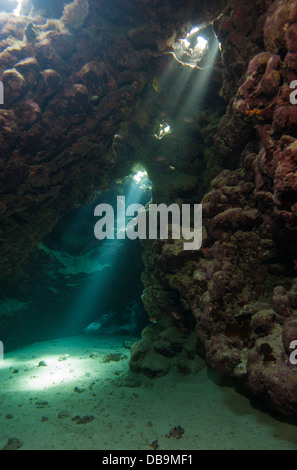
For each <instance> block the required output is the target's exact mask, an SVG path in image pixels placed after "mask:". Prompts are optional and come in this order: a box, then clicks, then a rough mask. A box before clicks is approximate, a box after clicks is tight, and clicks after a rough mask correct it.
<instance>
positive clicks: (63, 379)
mask: <svg viewBox="0 0 297 470" xmlns="http://www.w3.org/2000/svg"><path fill="white" fill-rule="evenodd" d="M44 344H45V346H46V343H44ZM61 356H65V357H66V356H68V357H67V360H61ZM41 361H44V362H45V364H46V365H45V366H38V364H39V363H40V362H41ZM86 364H87V365H86ZM88 366H90V358H89V355H88V354H87V355H86V356H85V357H84V356H83V355H82V352H81V351H79V353H76V354H74V355H73V354H71V355H64V354H61V355H59V354H42V353H41V351H37V355H36V356H34V360H33V359H32V358H31V359H25V358H24V357H22V356H19V355H18V356H17V357H15V356H12V358H11V359H7V360H6V361H4V362H3V363H2V365H1V367H0V374H2V373H3V374H5V376H6V374H7V371H9V370H10V369H12V368H15V369H18V370H19V371H20V370H21V371H22V373H19V374H16V375H14V377H13V379H14V380H13V381H11V383H9V381H5V384H6V386H5V392H7V391H13V392H14V393H15V392H17V391H21V392H26V391H33V390H39V391H45V390H48V389H51V388H54V387H62V386H63V385H65V384H70V383H72V382H73V383H74V384H77V383H78V378H81V377H84V374H85V372H86V367H88ZM98 369H99V370H98ZM98 375H100V366H99V365H98V363H97V364H96V378H98ZM0 377H1V375H0Z"/></svg>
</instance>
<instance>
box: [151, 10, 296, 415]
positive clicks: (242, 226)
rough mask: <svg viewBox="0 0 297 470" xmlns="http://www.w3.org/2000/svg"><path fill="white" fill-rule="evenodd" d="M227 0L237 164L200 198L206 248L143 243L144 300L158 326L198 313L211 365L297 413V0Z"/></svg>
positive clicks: (223, 137) (228, 145)
mask: <svg viewBox="0 0 297 470" xmlns="http://www.w3.org/2000/svg"><path fill="white" fill-rule="evenodd" d="M227 3H228V6H227V8H226V10H225V13H224V14H223V16H222V17H221V18H220V19H219V20H218V21H217V22H216V30H217V32H218V34H219V38H220V40H221V42H222V49H223V52H224V58H225V66H226V69H227V72H226V74H225V82H224V85H223V88H222V91H221V93H222V95H223V96H224V97H225V98H227V99H228V100H229V99H230V102H229V107H228V109H227V114H226V116H224V117H223V118H222V119H221V121H220V123H219V126H218V133H217V135H216V137H215V143H216V146H217V149H218V151H219V152H220V155H221V157H222V161H223V162H225V165H226V167H228V165H229V170H225V171H223V172H222V173H221V174H219V176H217V177H216V178H215V179H214V180H213V182H212V189H211V191H210V192H209V193H208V194H207V195H206V196H204V198H203V206H204V242H203V249H202V250H201V251H200V252H199V253H194V254H191V255H190V256H189V254H188V253H185V252H184V251H183V250H182V245H181V244H180V243H178V242H155V243H154V244H153V246H152V248H150V249H148V250H147V253H146V255H145V257H144V260H145V264H146V272H145V273H144V275H143V282H144V285H145V291H144V296H143V300H144V305H145V307H146V309H147V310H148V311H149V312H150V314H151V315H152V316H153V317H154V318H156V320H157V322H158V323H159V325H160V328H161V329H165V330H166V329H167V328H170V326H169V325H172V324H175V325H176V326H177V327H182V328H185V327H186V328H190V329H191V328H192V320H193V317H194V318H195V320H196V332H197V336H198V338H199V339H200V341H201V343H202V345H203V346H204V348H205V357H206V360H207V362H208V363H209V364H210V365H211V366H212V367H214V368H215V369H216V370H217V371H219V372H221V373H223V374H226V375H229V376H233V377H234V376H235V377H238V379H239V380H240V381H241V382H242V383H243V384H245V385H246V386H247V387H248V388H249V389H250V390H252V391H253V393H255V394H256V395H258V396H259V397H261V398H263V399H264V400H266V401H267V403H269V405H270V406H272V407H273V408H274V409H276V410H278V411H280V412H282V413H284V414H288V415H294V416H296V415H297V402H296V396H297V395H296V387H297V375H296V366H295V365H293V364H291V363H290V360H289V356H290V354H291V352H292V350H290V344H291V341H292V340H294V339H296V338H295V334H296V313H297V311H296V298H295V297H296V279H295V278H296V272H295V270H294V268H295V264H296V263H295V261H294V260H295V259H296V249H295V247H296V241H297V240H296V194H297V186H296V183H297V181H296V155H295V153H296V152H295V148H296V124H295V122H296V108H295V107H294V106H293V105H292V104H291V103H290V93H291V92H292V89H290V86H289V85H290V81H291V80H293V79H294V78H295V79H296V75H294V73H295V72H294V68H295V65H294V60H293V57H292V54H294V53H295V48H296V43H295V41H294V37H295V36H294V35H295V30H296V23H295V22H296V18H295V12H296V2H286V1H285V2H274V3H272V5H271V6H270V3H271V2H255V4H254V3H253V6H249V5H248V4H246V3H244V2H233V1H230V2H227ZM267 9H268V10H267ZM256 12H257V18H255V22H250V18H254V15H255V14H256ZM251 25H252V26H251ZM235 45H236V47H235ZM230 75H232V77H233V79H232V80H229V78H230ZM175 312H177V313H178V315H176V314H175Z"/></svg>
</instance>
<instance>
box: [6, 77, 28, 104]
mask: <svg viewBox="0 0 297 470" xmlns="http://www.w3.org/2000/svg"><path fill="white" fill-rule="evenodd" d="M1 80H2V82H3V85H4V99H5V104H6V105H10V104H12V103H14V102H16V101H17V100H19V99H20V98H21V97H22V96H23V95H24V93H25V91H26V89H27V83H26V80H25V78H24V77H23V75H22V74H21V73H20V72H18V71H17V70H16V69H10V70H5V72H4V73H3V75H2V79H1Z"/></svg>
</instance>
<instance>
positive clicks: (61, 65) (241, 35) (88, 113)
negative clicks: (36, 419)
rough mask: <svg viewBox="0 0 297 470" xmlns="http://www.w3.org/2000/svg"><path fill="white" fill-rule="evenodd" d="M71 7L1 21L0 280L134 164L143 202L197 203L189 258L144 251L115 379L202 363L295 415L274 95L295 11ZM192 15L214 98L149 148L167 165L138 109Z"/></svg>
mask: <svg viewBox="0 0 297 470" xmlns="http://www.w3.org/2000/svg"><path fill="white" fill-rule="evenodd" d="M77 3H80V7H81V8H82V12H83V14H81V13H82V12H81V11H80V15H79V18H83V17H84V12H85V16H86V18H85V20H86V23H85V26H84V27H82V24H81V22H80V20H78V19H77V17H74V18H73V17H72V19H71V20H70V19H69V18H66V19H65V17H64V20H63V19H62V21H56V20H51V21H49V22H47V23H45V24H43V25H42V24H41V25H37V24H35V23H34V22H33V27H30V26H29V27H28V20H24V19H19V20H17V24H18V26H17V27H16V20H15V21H14V22H13V23H11V22H9V21H8V19H7V18H4V19H1V21H2V22H3V23H2V26H3V27H2V33H1V35H2V36H1V41H2V42H1V50H2V52H1V54H0V67H1V74H2V80H3V82H4V84H5V85H6V90H8V95H7V96H8V100H9V101H8V102H7V103H8V104H9V106H8V107H7V108H5V110H2V111H1V114H0V119H1V121H2V122H1V147H2V152H1V160H0V169H1V173H0V184H1V195H0V209H1V227H2V234H1V275H2V276H3V277H7V276H8V274H11V275H12V276H13V277H14V278H15V279H16V278H17V276H21V275H22V274H21V273H19V274H18V273H17V271H18V270H19V269H20V266H21V263H22V262H25V261H26V260H27V259H28V257H29V251H31V249H34V247H36V246H37V243H38V242H39V241H40V240H41V239H42V238H43V237H44V235H45V234H46V233H48V232H50V230H51V228H52V227H54V226H55V224H56V222H57V221H58V220H59V219H60V218H61V217H62V215H64V214H65V213H67V212H68V211H69V210H70V209H71V208H73V206H75V205H76V204H77V205H79V204H83V203H85V202H86V201H88V200H89V198H90V197H91V194H92V192H93V191H94V190H95V189H104V188H106V189H107V188H109V185H110V183H111V181H112V180H113V179H115V178H117V177H121V176H123V175H125V174H127V173H128V172H129V171H130V169H131V166H132V165H133V163H134V162H135V161H140V162H141V163H143V165H144V166H145V167H146V168H147V170H148V172H149V176H150V178H151V180H152V181H153V184H154V199H155V200H156V201H157V202H165V203H169V202H174V201H175V202H178V203H182V202H190V201H192V202H193V201H194V202H195V203H197V202H199V201H200V200H201V199H202V198H203V205H204V239H203V249H202V250H200V251H199V252H194V253H189V252H185V251H183V248H182V242H175V241H156V242H154V243H153V244H151V243H147V244H146V246H145V252H144V262H145V266H146V269H145V272H144V273H143V276H142V280H143V284H144V287H145V290H144V293H143V303H144V306H145V308H146V310H147V312H148V314H149V316H150V318H151V319H152V320H153V322H154V323H153V324H152V325H150V326H149V327H147V328H146V329H145V330H144V332H143V338H142V340H141V341H140V342H139V343H137V344H136V345H135V346H134V347H133V349H132V352H131V361H130V366H131V368H132V369H133V370H136V371H139V372H140V371H142V372H144V373H146V374H148V375H151V376H158V375H162V374H164V373H166V372H167V371H168V370H169V368H170V367H171V364H173V363H174V364H176V365H177V367H178V369H179V370H180V372H182V373H188V372H190V371H191V370H195V368H197V367H199V362H197V355H198V353H200V354H201V352H202V353H203V354H204V356H205V358H206V360H207V362H208V363H209V364H210V365H211V366H212V367H213V368H215V369H216V370H217V371H219V372H221V373H223V374H226V375H228V376H231V377H237V378H238V379H239V380H240V381H241V383H243V384H244V385H245V386H246V387H247V388H249V389H250V390H251V391H252V392H253V393H254V394H256V395H257V396H259V397H261V398H263V399H264V400H266V402H267V403H269V405H270V406H271V407H273V408H274V409H276V410H278V411H280V412H282V413H285V414H288V415H294V416H296V414H297V399H296V397H297V393H296V392H297V372H296V366H294V365H292V364H291V363H290V361H289V354H290V349H289V346H290V342H291V340H293V339H297V316H296V309H297V284H296V279H295V278H296V272H295V270H294V267H295V265H294V259H295V258H296V254H295V253H296V251H295V247H296V222H297V218H296V217H297V212H296V194H297V193H296V189H297V188H296V184H297V180H296V119H297V118H296V115H297V108H296V107H294V106H292V105H291V103H290V100H289V96H290V93H291V91H292V90H291V89H290V87H289V84H290V82H291V81H292V80H294V79H296V74H297V71H296V52H297V51H296V47H297V46H296V44H297V37H296V23H297V2H295V1H287V0H285V1H274V2H273V1H269V0H256V1H254V2H245V1H242V0H227V1H226V2H223V5H222V4H220V5H219V4H218V3H217V2H213V3H210V2H205V5H206V4H207V6H208V9H206V8H205V9H204V8H201V7H204V6H205V5H204V3H203V2H195V1H193V2H192V1H190V2H187V6H186V8H185V7H184V5H182V2H174V4H173V2H160V1H159V2H151V1H140V0H139V1H138V2H135V1H134V2H129V1H126V2H119V3H117V4H116V7H114V8H111V7H110V6H109V5H110V3H109V2H108V3H106V2H91V1H90V2H89V3H90V8H92V12H93V15H92V18H90V17H87V12H86V3H87V2H84V1H82V2H77ZM222 7H223V10H222ZM84 8H85V9H84ZM201 11H203V13H201ZM222 11H223V14H222V15H220V13H222ZM207 19H216V20H215V22H214V28H215V31H216V33H217V35H218V38H219V40H220V42H221V45H222V51H223V57H222V62H220V63H218V64H217V71H216V72H215V74H214V83H213V89H217V88H218V85H219V84H220V88H221V91H220V97H216V98H215V100H214V101H213V102H210V103H209V106H208V107H207V105H205V106H204V114H203V115H202V117H201V116H200V120H199V119H198V122H192V121H190V124H191V125H192V124H193V128H192V129H191V132H188V131H187V132H185V131H183V132H180V134H179V132H178V130H177V132H176V134H175V136H174V138H173V139H172V141H169V148H168V147H166V148H165V149H164V153H165V152H167V154H170V158H171V161H170V162H169V163H170V165H168V162H166V156H165V157H164V155H163V154H162V153H161V155H160V154H157V155H156V153H155V151H154V150H150V149H151V147H149V146H148V143H149V142H150V140H149V136H150V135H151V132H152V129H153V126H154V119H155V116H156V115H158V113H159V115H160V116H162V117H163V116H164V113H166V107H167V105H168V101H166V99H164V98H163V94H162V93H161V94H160V95H161V96H160V97H157V99H155V100H152V99H151V95H150V93H151V94H152V96H155V95H154V94H153V93H154V90H152V87H151V80H152V79H153V77H154V76H162V74H165V73H166V67H167V66H168V64H167V63H166V58H164V56H162V53H164V52H166V51H167V50H168V49H170V41H169V42H168V40H169V39H170V38H173V37H174V33H176V34H177V36H178V35H179V34H182V27H183V26H184V25H186V24H187V23H188V22H190V23H192V24H198V23H200V22H202V21H204V20H207ZM25 30H26V34H25V39H24V31H25ZM12 32H14V37H13V35H12ZM167 48H168V49H167ZM28 58H29V59H28ZM167 59H168V57H167ZM164 64H165V65H166V67H165V65H164ZM163 67H164V68H163ZM197 73H198V72H197ZM222 81H223V86H221V82H222ZM148 90H150V93H149V94H147V91H148ZM163 99H164V101H162V100H163ZM222 103H224V104H222ZM78 105H79V106H78ZM218 109H219V111H216V110H218ZM226 109H227V111H226ZM199 111H201V110H199ZM115 134H117V135H120V136H121V137H117V138H116V139H115V140H114V135H115ZM167 143H168V142H167ZM112 144H113V151H112V148H111V147H112ZM61 149H62V151H61ZM181 149H182V150H181ZM159 151H160V149H159V148H158V152H159ZM165 162H166V165H165ZM165 166H166V168H165ZM170 167H172V168H175V170H176V173H174V174H172V173H170V171H172V168H170ZM222 170H223V171H222ZM164 172H165V175H166V177H164ZM211 179H212V180H213V181H212V183H211V187H209V183H210V180H211ZM205 194H206V195H205ZM28 247H29V248H30V250H29V249H28ZM197 338H198V341H197Z"/></svg>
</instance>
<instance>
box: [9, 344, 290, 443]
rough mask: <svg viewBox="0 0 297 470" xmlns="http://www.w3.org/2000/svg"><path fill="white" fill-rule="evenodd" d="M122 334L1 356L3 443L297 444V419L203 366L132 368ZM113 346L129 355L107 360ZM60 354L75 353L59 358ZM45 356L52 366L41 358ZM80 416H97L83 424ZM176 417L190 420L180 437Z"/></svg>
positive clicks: (180, 420)
mask: <svg viewBox="0 0 297 470" xmlns="http://www.w3.org/2000/svg"><path fill="white" fill-rule="evenodd" d="M126 340H127V338H126V337H125V338H123V337H109V338H106V337H104V338H102V337H96V336H82V337H74V338H65V339H58V340H53V341H48V342H44V343H38V344H33V345H31V346H29V347H26V348H23V349H21V350H18V351H14V352H12V353H9V354H7V355H5V360H4V361H3V362H1V363H0V384H1V385H0V449H2V448H3V447H4V446H5V445H6V444H7V442H8V439H10V438H17V439H19V441H21V443H22V447H21V450H28V449H31V450H39V449H41V450H45V449H60V450H62V449H65V450H67V449H78V450H87V449H97V450H138V449H144V450H148V451H152V447H150V444H152V443H153V442H154V441H158V445H159V450H173V449H174V450H194V449H203V450H206V449H207V450H211V449H227V450H228V449H274V450H275V449H294V450H296V449H297V432H296V426H294V425H292V424H288V423H285V422H281V421H278V420H276V419H274V418H273V417H271V416H270V415H269V414H267V413H265V412H263V411H259V410H258V409H254V408H253V407H252V406H251V404H250V402H249V400H248V399H247V398H246V397H244V396H242V395H240V394H239V393H237V392H236V391H235V390H234V389H233V388H231V387H224V386H219V385H217V384H216V383H215V380H213V378H215V375H214V374H211V375H213V377H210V373H209V371H208V369H207V368H206V367H205V368H204V369H203V370H202V371H201V372H199V373H198V374H196V375H189V376H186V377H183V376H180V375H177V374H174V373H171V374H169V375H167V376H166V377H162V378H160V379H153V380H150V379H148V378H147V377H144V376H142V375H137V374H134V373H132V372H131V371H130V370H129V367H128V362H129V355H130V351H129V350H127V349H125V348H124V347H123V343H124V341H126ZM92 353H95V354H94V355H93V357H92V358H90V357H89V356H90V355H91V354H92ZM111 353H112V354H124V355H126V356H127V358H125V359H123V360H121V361H119V362H109V363H104V362H102V359H103V357H104V356H106V355H107V354H111ZM63 355H69V356H66V357H64V359H66V360H62V361H59V358H63ZM40 361H45V363H46V364H47V366H46V367H42V366H40V367H38V364H39V362H40ZM15 370H18V373H13V372H14V371H15ZM75 387H77V388H78V390H77V391H74V389H75ZM79 392H80V393H79ZM59 415H60V417H59ZM75 416H80V417H81V418H83V417H85V416H92V417H94V419H93V420H92V421H90V422H87V423H84V424H77V422H76V421H72V418H73V417H75ZM175 426H176V427H177V426H181V427H182V428H183V429H184V431H185V432H184V434H183V435H182V437H181V438H180V439H176V438H175V437H170V438H168V437H166V435H168V434H169V432H170V430H171V429H172V428H174V427H175Z"/></svg>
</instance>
